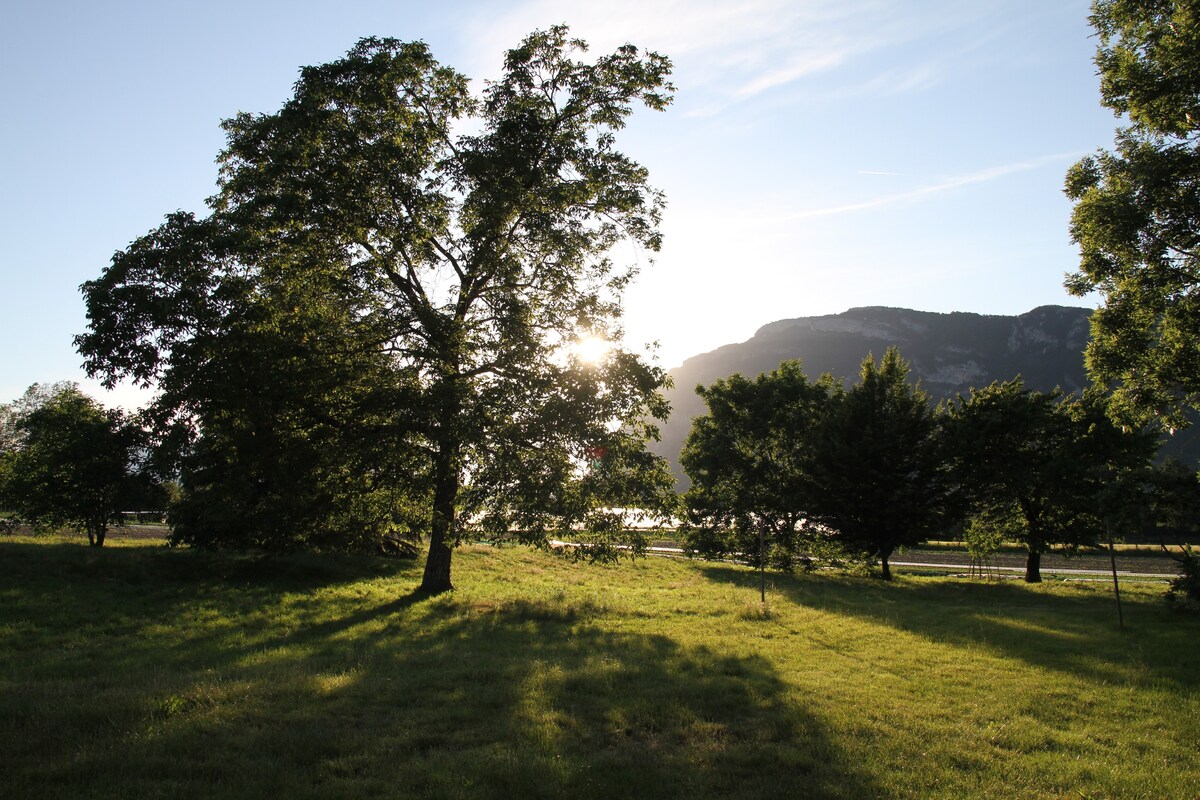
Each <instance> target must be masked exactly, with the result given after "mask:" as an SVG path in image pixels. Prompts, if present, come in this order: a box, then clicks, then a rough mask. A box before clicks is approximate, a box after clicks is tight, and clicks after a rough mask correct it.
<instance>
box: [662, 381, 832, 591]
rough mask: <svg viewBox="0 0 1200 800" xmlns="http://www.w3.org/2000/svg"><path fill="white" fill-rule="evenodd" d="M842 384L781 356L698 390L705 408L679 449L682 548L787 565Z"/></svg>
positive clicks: (795, 550) (801, 541)
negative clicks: (762, 369)
mask: <svg viewBox="0 0 1200 800" xmlns="http://www.w3.org/2000/svg"><path fill="white" fill-rule="evenodd" d="M841 391H842V390H841V387H840V386H838V385H836V384H834V382H833V380H832V379H831V378H829V377H828V376H824V377H822V378H821V379H819V380H818V381H816V382H813V383H810V382H809V381H808V379H807V378H806V377H805V375H804V373H803V371H802V370H801V366H800V362H798V361H787V362H784V363H783V364H781V365H780V366H779V368H778V369H776V370H774V371H773V372H770V373H764V374H762V375H759V376H758V377H757V378H755V379H754V380H749V379H747V378H744V377H742V376H741V375H733V376H731V377H729V378H726V379H724V380H718V381H716V382H714V383H713V384H712V385H711V386H709V387H707V388H705V387H703V386H698V387H696V392H697V394H699V395H700V396H701V397H702V398H703V399H704V402H705V403H706V404H707V406H708V414H707V415H705V416H703V417H697V418H696V419H695V420H693V422H692V430H691V433H690V434H689V435H688V439H687V443H686V444H685V446H684V450H683V454H682V455H681V457H680V458H681V463H682V465H683V468H684V470H685V471H686V472H687V474H688V476H689V477H690V478H691V481H692V483H691V487H690V488H689V489H688V491H687V492H686V493H685V495H684V504H685V506H686V508H687V523H686V534H687V545H688V549H689V550H691V551H692V552H695V553H698V554H699V555H702V556H704V557H706V558H725V557H731V556H732V557H736V558H738V559H740V560H744V561H745V562H747V563H750V564H753V565H755V566H762V565H763V564H764V562H765V563H766V564H769V565H771V566H773V567H776V568H779V569H784V570H790V569H791V568H792V567H793V566H794V565H795V563H796V561H797V558H798V556H799V554H800V550H801V545H805V546H806V547H807V546H810V545H811V542H812V539H813V536H812V534H811V533H809V534H808V535H807V536H806V535H804V523H805V522H806V520H807V519H808V518H809V517H811V515H812V510H813V506H814V504H815V502H816V500H815V487H814V485H813V482H812V474H811V472H812V461H813V458H814V455H815V453H816V444H817V438H818V436H819V431H820V429H821V426H822V425H823V424H824V422H825V419H826V417H827V416H828V414H829V410H830V403H831V402H832V399H833V398H834V397H837V396H838V395H839V394H840V393H841Z"/></svg>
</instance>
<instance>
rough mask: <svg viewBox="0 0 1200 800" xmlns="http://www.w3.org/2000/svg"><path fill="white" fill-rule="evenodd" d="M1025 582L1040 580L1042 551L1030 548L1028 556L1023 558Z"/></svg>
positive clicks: (1037, 581)
mask: <svg viewBox="0 0 1200 800" xmlns="http://www.w3.org/2000/svg"><path fill="white" fill-rule="evenodd" d="M1025 582H1026V583H1041V582H1042V551H1041V550H1030V551H1029V558H1027V559H1026V560H1025Z"/></svg>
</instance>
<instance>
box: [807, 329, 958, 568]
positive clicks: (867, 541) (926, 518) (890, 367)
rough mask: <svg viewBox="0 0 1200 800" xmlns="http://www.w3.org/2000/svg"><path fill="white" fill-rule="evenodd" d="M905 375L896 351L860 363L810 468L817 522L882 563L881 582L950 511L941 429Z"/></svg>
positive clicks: (925, 398)
mask: <svg viewBox="0 0 1200 800" xmlns="http://www.w3.org/2000/svg"><path fill="white" fill-rule="evenodd" d="M908 370H909V367H908V364H907V362H905V361H904V360H903V359H902V358H901V357H900V353H899V351H898V350H896V348H894V347H892V348H888V350H887V352H886V353H884V356H883V359H882V360H881V361H880V362H879V364H878V365H876V363H875V359H874V357H873V356H871V355H868V356H867V357H866V359H864V360H863V362H862V371H861V373H860V379H859V382H858V383H857V384H855V385H854V386H853V387H851V388H850V389H848V390H847V391H846V392H845V394H844V395H841V396H839V397H838V398H837V400H836V402H835V403H834V407H833V410H832V412H831V413H830V415H829V417H828V418H827V420H826V422H825V424H824V426H823V428H822V433H821V437H820V439H819V444H818V447H817V450H816V458H815V459H814V462H813V467H812V470H813V480H814V483H815V485H816V487H817V488H818V491H817V492H816V493H815V494H814V500H815V501H816V502H815V504H814V508H813V513H812V518H813V520H815V521H816V522H818V523H820V524H821V525H822V526H824V527H825V528H827V529H828V530H829V531H830V532H831V535H832V537H833V538H834V539H835V540H836V541H838V542H839V543H841V544H842V546H843V547H845V548H846V549H847V550H851V551H856V552H859V553H862V554H863V555H866V556H868V557H870V558H877V559H879V561H880V564H881V567H882V574H883V577H884V579H890V578H891V569H890V567H889V565H888V559H889V558H890V557H891V555H892V553H893V552H895V550H896V548H898V547H904V546H908V545H913V544H917V543H918V542H921V541H924V540H925V539H927V538H928V537H929V535H930V534H931V533H932V532H934V531H936V530H938V529H939V528H940V527H942V526H943V525H944V524H945V521H946V518H947V514H948V510H949V499H950V488H951V487H950V484H949V481H948V478H947V471H946V469H945V462H944V458H943V452H942V445H941V432H940V426H939V422H938V420H937V419H936V418H935V415H934V411H933V408H932V407H931V406H930V403H929V397H928V395H926V394H925V392H923V391H921V390H920V389H919V388H918V387H915V386H913V385H911V384H909V383H908Z"/></svg>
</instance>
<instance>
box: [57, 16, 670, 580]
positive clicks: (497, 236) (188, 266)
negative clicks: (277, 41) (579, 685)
mask: <svg viewBox="0 0 1200 800" xmlns="http://www.w3.org/2000/svg"><path fill="white" fill-rule="evenodd" d="M585 49H586V48H585V45H584V44H583V43H582V42H580V41H578V40H574V39H571V38H569V36H568V33H567V30H566V29H565V28H564V27H556V28H552V29H550V30H548V31H543V32H537V33H534V34H532V35H531V36H529V37H528V38H527V39H526V40H525V41H524V42H522V43H521V44H520V46H518V47H517V48H515V49H513V50H511V51H509V52H508V54H507V56H506V59H505V67H504V73H503V75H502V77H501V78H500V79H499V80H498V81H496V82H495V83H491V84H489V85H488V86H487V87H486V88H485V90H484V92H483V95H482V97H481V98H477V97H474V96H472V95H471V94H470V93H469V91H468V86H467V79H466V78H465V77H464V76H462V75H460V74H459V73H457V72H455V71H454V70H452V69H450V68H448V67H445V66H442V65H440V64H438V63H437V62H436V61H435V60H434V59H433V58H432V56H431V55H430V53H429V51H428V48H427V47H426V46H425V45H424V44H423V43H419V42H418V43H402V42H398V41H396V40H393V39H364V40H362V41H360V42H359V43H358V44H357V45H356V46H355V47H354V48H353V49H352V50H351V51H350V52H349V53H348V54H347V56H346V57H345V58H343V59H341V60H339V61H335V62H333V63H330V64H325V65H322V66H317V67H308V68H305V69H303V70H302V71H301V75H300V79H299V81H298V82H297V84H296V88H295V94H294V96H293V98H292V99H291V100H290V101H288V102H287V103H286V104H285V105H284V106H283V108H282V109H281V110H280V111H279V112H277V113H275V114H262V115H251V114H240V115H238V116H237V117H235V118H233V119H231V120H228V121H226V123H225V130H226V132H227V137H228V144H227V147H226V149H225V151H224V152H223V154H222V155H221V158H220V162H221V173H220V185H219V191H218V193H217V195H216V196H215V197H214V198H212V200H211V201H210V205H211V212H212V213H211V214H210V215H209V216H208V217H207V218H204V219H196V218H194V217H192V216H190V215H186V214H179V215H175V216H173V217H171V218H168V221H167V223H166V224H164V225H163V226H162V227H160V228H159V229H157V230H156V231H152V232H151V233H150V234H148V235H147V236H145V237H142V238H141V239H139V240H137V241H136V242H134V243H133V244H132V245H131V246H130V248H129V249H128V250H127V251H125V252H122V253H118V254H117V255H116V256H115V257H114V260H113V264H112V266H110V268H109V269H108V270H107V271H106V273H105V274H104V275H103V276H102V277H101V278H100V279H98V280H97V281H93V282H90V283H88V284H85V286H84V294H85V297H86V299H87V304H88V312H89V319H90V324H91V329H90V331H89V332H88V333H86V334H85V335H83V336H81V337H79V340H78V345H79V348H80V351H81V352H82V353H83V355H84V356H85V357H86V359H87V365H88V368H89V370H90V371H91V372H92V374H97V375H101V376H103V377H105V378H106V379H108V380H115V379H117V378H118V377H121V376H132V377H134V378H136V379H138V380H141V381H144V382H154V381H166V382H168V383H169V382H170V380H171V373H172V372H173V371H174V370H175V369H178V368H180V366H181V365H186V364H187V362H188V360H189V359H190V358H193V357H194V354H193V352H192V350H193V347H192V346H193V344H194V343H196V342H201V344H202V345H203V340H204V339H206V337H208V336H209V335H210V334H212V333H214V332H216V333H221V332H223V331H224V330H225V329H226V328H227V327H228V325H229V320H230V319H231V318H236V316H237V315H238V314H239V313H240V311H241V309H243V308H244V307H245V302H246V301H245V298H246V297H247V296H251V297H256V296H257V295H259V294H260V293H261V292H262V291H263V287H264V286H269V285H283V286H288V285H293V284H294V283H295V280H296V278H295V277H294V276H296V275H297V274H298V275H301V276H304V279H306V280H307V279H309V278H310V277H311V276H312V275H313V274H314V272H315V273H319V274H320V275H321V277H320V279H319V280H318V281H317V282H316V283H317V285H319V286H321V287H322V288H323V289H324V290H325V291H327V292H328V294H327V302H328V303H330V304H331V305H332V306H334V307H336V308H337V309H338V311H339V313H342V314H344V318H345V319H346V320H348V321H351V323H352V326H353V327H354V328H355V331H356V333H355V334H354V335H353V336H352V337H351V339H350V341H351V343H352V344H353V345H354V346H356V347H357V346H359V345H363V344H368V343H369V344H371V345H372V347H373V348H374V350H375V352H376V353H379V354H382V355H384V356H386V359H387V362H388V365H389V369H390V370H391V371H392V373H393V377H392V379H391V380H390V382H389V385H390V386H395V387H398V388H399V389H400V390H401V391H402V393H403V396H404V400H403V403H404V405H405V410H406V412H407V410H409V409H411V410H413V412H414V414H413V419H411V424H410V421H409V420H408V419H404V420H403V422H402V423H397V425H398V427H401V428H404V429H405V430H406V432H407V435H406V436H405V442H406V447H407V448H409V449H410V450H411V452H415V453H417V454H418V456H419V459H420V462H421V465H420V467H419V468H418V469H416V470H415V474H417V475H418V476H419V477H420V480H421V481H422V482H423V484H422V485H423V486H426V487H427V495H426V496H427V497H428V501H427V505H426V507H425V509H426V518H427V519H428V531H429V556H428V559H427V562H426V569H425V575H424V578H423V581H422V588H423V589H424V590H425V591H427V592H441V591H445V590H448V589H450V588H452V584H451V580H450V565H451V553H452V548H453V547H454V545H455V544H457V543H458V541H459V540H460V539H461V537H462V536H463V535H464V534H465V531H466V527H465V524H466V521H468V520H469V521H471V522H473V523H476V524H479V525H482V526H484V527H486V528H488V529H489V530H496V529H501V528H502V529H504V530H506V531H509V532H513V530H514V528H517V529H521V530H517V531H515V532H516V533H518V534H522V533H523V534H524V535H525V536H526V538H528V539H529V540H530V541H535V542H543V543H544V542H545V541H546V538H547V535H546V534H547V531H548V530H549V529H551V528H553V529H555V530H559V531H563V532H571V534H572V536H573V537H574V536H575V535H586V534H587V532H588V531H589V530H590V531H593V532H595V533H596V534H597V535H598V536H599V535H601V534H605V533H608V532H611V531H612V529H613V528H614V527H620V526H615V525H614V524H613V520H612V513H611V512H606V511H605V510H604V509H611V508H613V507H614V505H615V504H617V503H620V502H624V501H626V500H628V499H634V500H638V501H648V500H653V499H657V500H659V501H664V500H665V499H666V498H667V494H668V493H666V492H665V491H663V488H662V487H663V486H664V485H669V482H668V479H667V473H666V470H665V466H664V465H662V464H661V462H655V461H653V460H651V461H647V459H646V457H644V456H642V455H641V453H642V450H641V448H640V443H641V442H642V440H643V439H644V438H645V437H646V436H650V435H655V420H656V419H659V418H662V417H663V416H665V413H666V408H665V405H664V403H663V402H662V401H661V399H659V398H658V395H657V394H656V390H657V389H658V388H659V387H660V386H661V385H662V383H663V381H664V380H665V374H664V373H663V372H662V371H661V370H659V369H658V368H656V367H653V366H650V365H648V364H646V363H645V362H643V361H642V360H641V359H639V358H637V357H636V356H634V355H632V354H630V353H623V352H619V351H618V352H614V353H613V354H612V355H611V356H610V357H609V358H608V359H606V360H604V361H603V363H600V364H586V363H583V362H582V361H581V360H580V359H577V358H571V357H569V355H568V354H569V351H570V346H571V344H572V342H573V341H575V340H576V339H578V338H582V337H583V336H584V335H587V334H592V335H601V336H606V337H608V338H609V339H610V340H614V341H615V340H616V339H618V338H619V336H620V333H621V330H620V325H619V318H620V311H621V306H620V299H621V291H622V289H623V288H624V287H625V286H626V284H627V283H628V281H629V280H630V278H631V276H632V274H633V272H632V270H631V269H626V268H618V267H617V266H616V265H614V264H613V262H612V261H611V260H610V259H609V257H608V254H609V252H610V251H611V250H612V248H613V247H614V246H615V245H616V244H617V243H618V242H621V241H623V240H630V241H632V242H634V243H636V244H638V245H641V246H643V247H645V248H648V249H651V250H654V249H657V247H658V245H659V233H658V222H659V219H660V214H661V210H662V203H663V201H662V198H661V196H660V195H659V194H658V193H657V192H656V191H654V190H653V189H652V188H651V187H650V186H649V185H648V184H647V173H646V170H645V169H644V168H642V167H641V166H639V165H638V164H636V163H635V162H633V161H632V160H630V159H629V158H627V157H626V156H624V155H623V154H622V153H620V152H619V151H617V150H616V149H615V133H616V132H617V131H618V130H619V129H620V128H622V127H623V126H624V124H625V122H626V120H627V119H628V117H629V115H630V114H631V113H632V111H633V108H634V105H635V104H638V103H640V104H642V105H645V106H647V107H649V108H652V109H662V108H664V107H665V106H666V105H667V104H668V103H669V102H670V99H671V96H670V92H671V90H672V87H671V86H670V84H669V83H668V82H667V77H668V74H669V71H670V64H669V62H668V60H667V59H666V58H664V57H662V56H660V55H657V54H654V53H647V54H643V53H641V52H639V51H638V50H637V48H635V47H633V46H631V45H626V46H623V47H621V48H619V49H618V50H617V51H616V52H614V53H612V54H609V55H606V56H602V57H600V58H598V59H596V60H594V61H591V62H586V61H581V60H576V55H577V54H578V53H580V52H582V51H584V50H585ZM460 130H465V131H469V133H466V134H458V133H457V131H460ZM359 326H361V327H359ZM199 350H200V353H201V354H202V353H203V352H204V347H203V346H201V347H200V348H199ZM181 383H182V384H183V385H186V386H189V387H190V388H189V389H188V390H187V391H188V392H189V394H190V393H191V392H193V391H194V392H197V393H199V395H200V396H204V395H205V393H207V392H210V391H212V390H213V389H212V386H211V385H210V384H208V383H207V382H200V383H189V382H187V381H182V382H181ZM410 390H411V391H413V392H415V395H416V396H415V398H413V399H412V400H411V401H410V399H409V395H408V392H409V391H410ZM185 399H190V398H185ZM176 407H180V408H182V407H183V405H180V404H176ZM237 416H238V415H237V414H235V415H234V418H231V419H230V420H229V422H228V425H229V426H230V428H233V427H236V426H237V425H238V424H240V423H239V420H238V419H237V418H236V417H237ZM600 451H603V452H604V454H605V456H604V458H601V459H598V461H600V462H601V463H600V464H599V465H598V467H597V468H589V463H588V462H589V461H595V460H597V459H589V454H592V453H597V452H600ZM221 457H222V458H224V457H225V456H221ZM392 479H393V480H400V478H396V477H395V476H393V478H392ZM633 484H637V486H636V487H635V486H634V485H633ZM393 486H395V484H393ZM635 489H636V490H635ZM418 494H420V493H418ZM609 538H611V537H609ZM606 541H607V540H606ZM589 544H595V542H594V541H593V542H589ZM630 544H632V545H633V546H634V547H635V548H637V547H639V546H643V545H644V537H640V538H639V537H637V536H634V537H632V538H631V539H630ZM591 552H612V551H611V550H606V549H605V548H595V547H593V548H591Z"/></svg>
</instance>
